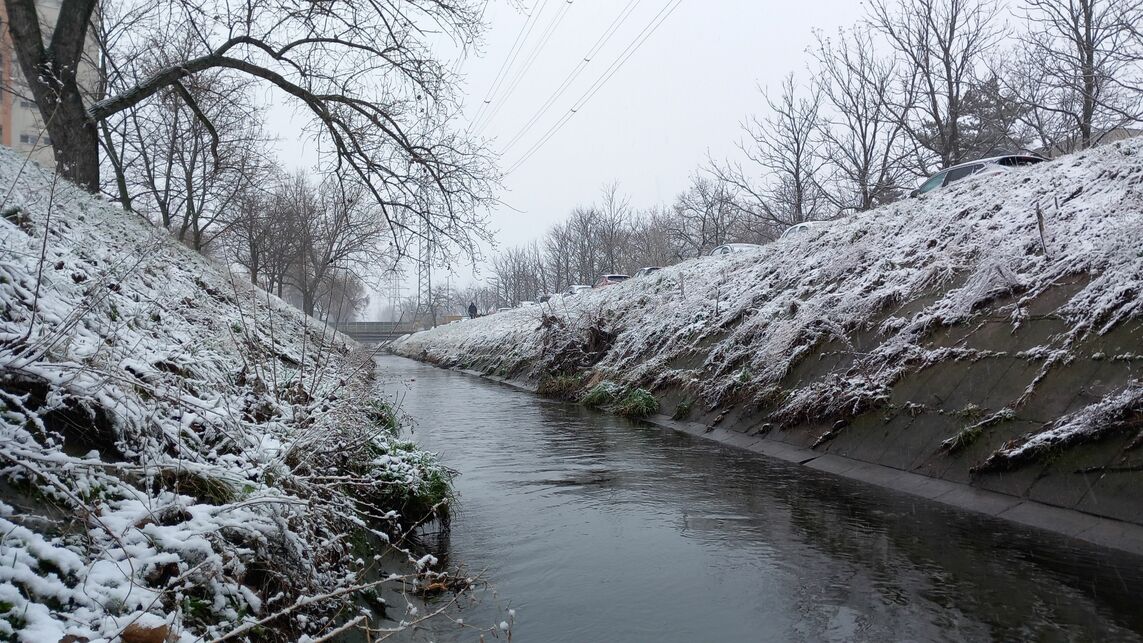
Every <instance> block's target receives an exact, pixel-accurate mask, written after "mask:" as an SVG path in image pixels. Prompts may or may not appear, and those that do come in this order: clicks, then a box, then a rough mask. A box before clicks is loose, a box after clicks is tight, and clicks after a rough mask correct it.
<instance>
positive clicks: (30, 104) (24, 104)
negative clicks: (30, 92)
mask: <svg viewBox="0 0 1143 643" xmlns="http://www.w3.org/2000/svg"><path fill="white" fill-rule="evenodd" d="M20 107H23V108H24V109H36V104H35V103H33V102H32V101H30V100H21V101H20Z"/></svg>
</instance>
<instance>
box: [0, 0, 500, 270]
mask: <svg viewBox="0 0 1143 643" xmlns="http://www.w3.org/2000/svg"><path fill="white" fill-rule="evenodd" d="M97 1H98V0H62V1H61V6H60V11H59V19H58V20H57V22H56V24H55V27H54V29H53V30H52V32H51V33H50V34H45V33H43V32H42V31H41V26H40V21H39V18H38V16H37V13H36V7H35V1H34V0H5V5H6V7H7V13H8V29H9V32H10V34H11V36H12V41H13V43H14V48H15V51H16V58H17V60H18V62H19V67H20V69H21V70H22V72H23V75H24V77H25V78H26V79H28V83H29V85H30V90H31V93H32V95H33V96H34V98H35V101H36V104H37V106H38V107H39V111H40V114H41V116H42V118H43V120H44V122H45V124H46V127H47V130H48V133H49V135H50V136H51V139H52V143H53V147H54V148H55V151H56V163H57V167H58V169H59V171H60V172H61V173H62V174H63V175H64V176H66V177H67V178H69V179H71V180H73V181H74V182H76V183H78V184H79V185H81V186H83V187H85V188H86V189H88V190H90V191H93V192H94V191H97V190H98V189H99V187H100V180H99V169H100V163H99V158H98V147H99V134H98V133H99V131H100V123H102V122H104V121H106V120H107V119H109V118H111V117H112V116H114V115H116V114H119V113H121V112H123V111H125V110H129V109H132V108H134V107H136V106H137V105H140V104H142V103H144V102H145V101H149V100H152V99H154V98H155V97H156V96H157V95H159V94H161V93H163V92H174V94H175V95H177V96H178V97H179V98H180V99H181V100H183V101H184V102H185V103H186V107H187V108H189V109H190V110H191V112H193V113H194V115H195V117H196V118H198V119H199V120H200V121H201V123H202V126H203V127H205V128H206V129H207V130H208V131H214V129H215V128H214V124H213V123H212V122H211V121H210V119H209V117H208V115H206V114H205V112H204V111H203V110H202V109H200V108H199V105H198V104H197V101H196V100H195V98H194V96H193V95H192V94H190V93H189V92H187V91H185V90H186V83H188V82H189V81H190V80H191V79H193V78H194V77H196V76H198V75H200V74H203V73H205V72H208V71H210V70H224V71H225V72H226V73H228V74H234V75H238V76H242V77H246V78H250V79H253V80H254V81H256V82H257V83H258V85H259V86H261V87H266V88H269V89H272V90H275V91H276V92H278V93H279V94H280V95H281V96H282V97H284V98H285V99H287V100H289V101H292V102H293V104H295V105H296V106H297V107H299V108H300V109H301V110H302V111H303V112H304V113H307V114H308V115H310V116H311V117H312V122H313V127H314V132H315V133H316V134H318V135H320V137H321V139H322V141H323V142H324V143H325V146H324V147H323V149H327V150H329V151H330V155H331V158H330V162H331V169H335V170H336V171H338V172H340V173H342V174H344V175H352V176H354V177H356V179H357V180H358V181H359V183H360V185H362V186H365V188H366V190H367V191H368V193H369V194H370V196H371V197H372V199H373V200H374V202H375V203H376V204H377V206H378V215H379V216H381V217H382V218H383V220H384V221H386V223H387V224H388V226H389V233H390V235H391V236H392V238H393V241H394V245H395V247H396V248H397V249H398V250H400V249H402V248H403V247H404V244H405V242H406V241H407V238H408V237H409V236H414V235H432V236H434V237H438V238H443V239H447V240H449V241H451V242H453V244H455V245H458V246H459V247H461V248H463V249H466V250H472V249H473V248H474V247H475V243H476V241H477V239H475V238H474V236H473V235H474V234H475V235H477V236H479V237H483V236H486V235H482V234H481V231H482V230H483V225H482V224H483V219H482V218H481V215H480V214H479V212H478V207H479V206H480V204H482V203H483V202H484V201H485V200H486V199H487V198H488V196H489V190H490V184H489V177H490V175H491V170H490V168H489V166H488V163H487V160H486V158H487V157H486V155H485V153H484V151H483V150H482V149H481V148H478V147H474V146H473V145H472V144H471V143H470V142H469V141H468V140H467V139H465V138H463V137H461V136H459V135H457V134H456V133H454V132H452V131H450V129H449V127H448V122H449V120H450V118H451V116H452V115H453V113H454V107H455V101H454V96H453V91H454V87H455V83H454V82H453V77H452V76H451V74H450V72H449V70H448V69H447V67H446V66H445V65H443V64H442V63H441V62H439V61H437V60H434V59H433V57H432V55H431V52H430V47H431V45H432V44H434V43H435V42H436V41H438V40H440V39H441V38H451V39H453V41H454V42H457V43H465V44H467V43H468V42H470V41H471V40H472V38H473V37H474V36H475V34H476V32H477V29H478V27H479V24H480V19H479V16H480V13H479V9H480V6H479V4H480V3H478V2H476V1H475V0H330V1H328V2H321V3H314V2H310V1H308V0H249V1H247V2H244V3H239V4H234V3H229V2H223V1H222V0H171V1H165V2H159V1H154V2H145V3H143V5H144V6H145V13H146V15H145V17H143V18H140V19H139V20H137V21H133V22H132V23H131V24H132V26H133V27H134V31H133V33H132V34H130V35H129V36H126V37H124V38H123V39H122V42H124V43H127V44H128V45H130V44H132V43H134V45H135V46H134V47H133V48H131V47H128V49H129V50H132V51H137V50H138V49H139V48H138V46H137V44H138V42H139V41H140V40H141V39H142V38H144V35H145V34H146V33H162V34H165V35H166V36H167V37H168V38H170V39H172V40H176V41H180V42H182V41H183V40H184V36H185V37H186V40H187V41H188V42H190V43H191V44H192V45H193V49H192V50H190V51H189V52H187V55H186V56H185V57H184V58H183V59H181V60H177V61H174V62H172V63H171V64H168V65H165V66H162V67H160V68H156V69H154V70H153V71H151V73H149V74H147V75H142V74H140V75H138V78H139V80H138V81H137V82H135V83H133V84H131V85H130V86H126V87H123V88H121V89H119V90H118V91H117V92H116V93H114V94H111V95H108V96H106V97H104V98H102V99H101V100H98V101H95V102H93V103H91V104H90V105H87V104H85V103H84V97H83V95H82V92H81V91H80V88H79V85H78V83H77V69H78V68H79V62H80V59H81V55H82V49H83V43H84V42H85V39H86V37H87V35H88V33H89V32H92V31H93V30H92V17H93V14H94V12H95V8H96V5H97ZM108 53H109V54H111V55H114V53H115V52H108ZM130 63H131V61H130V60H126V59H123V58H118V59H116V60H115V61H114V63H113V66H115V67H119V68H122V67H123V66H125V65H128V64H130ZM123 76H124V77H126V78H130V77H131V76H132V74H130V73H125V74H123Z"/></svg>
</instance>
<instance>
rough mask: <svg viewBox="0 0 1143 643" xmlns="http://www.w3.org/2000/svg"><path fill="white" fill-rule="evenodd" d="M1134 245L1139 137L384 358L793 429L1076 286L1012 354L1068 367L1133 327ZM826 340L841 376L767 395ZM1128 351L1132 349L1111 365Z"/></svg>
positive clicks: (1140, 262)
mask: <svg viewBox="0 0 1143 643" xmlns="http://www.w3.org/2000/svg"><path fill="white" fill-rule="evenodd" d="M1037 205H1038V206H1039V211H1040V213H1041V216H1042V219H1043V237H1041V232H1040V224H1039V222H1038V217H1037ZM1141 249H1143V141H1141V140H1138V139H1137V140H1135V141H1127V142H1123V143H1119V144H1115V145H1110V146H1107V147H1103V148H1099V149H1097V150H1092V151H1089V152H1086V153H1082V154H1075V155H1071V156H1067V157H1065V158H1062V159H1059V160H1056V161H1053V162H1050V163H1044V164H1041V165H1037V166H1033V167H1028V168H1024V169H1020V170H1018V171H1014V172H1012V173H1011V174H1008V175H1005V176H1002V177H998V178H995V177H990V178H979V179H969V180H965V181H963V182H961V183H957V184H955V185H953V186H950V187H949V188H946V189H943V190H940V191H938V192H936V193H932V194H931V195H929V196H927V197H925V198H921V199H908V200H905V201H902V202H899V203H896V204H893V205H891V206H887V207H883V208H880V209H877V210H874V211H872V212H868V213H863V214H859V215H856V216H852V217H849V218H846V219H843V220H839V221H836V222H833V223H831V224H829V225H827V226H823V227H818V228H814V229H813V231H812V232H810V233H809V234H806V235H802V236H799V237H796V238H794V239H789V240H782V241H778V242H776V243H773V244H770V245H768V246H766V247H764V248H763V249H761V250H759V251H758V252H756V253H751V254H736V255H729V256H723V257H704V258H701V259H695V260H690V261H686V262H683V263H681V264H678V265H676V266H673V267H670V268H667V269H663V270H660V271H658V272H656V273H654V274H653V275H651V276H649V277H646V278H639V279H632V280H629V281H627V282H625V283H623V284H620V285H617V286H612V287H609V288H606V289H602V290H596V291H592V292H590V293H586V294H584V295H580V296H575V297H557V298H555V299H554V300H553V301H552V302H551V303H550V305H544V306H543V307H530V308H525V309H516V310H512V311H508V312H502V313H497V314H495V315H492V316H489V317H485V318H481V319H477V320H473V321H466V322H463V323H456V324H450V325H447V326H443V327H440V328H437V329H434V330H431V331H426V332H421V333H417V334H414V335H412V336H409V337H406V338H404V339H403V340H402V341H400V342H399V343H398V344H397V345H396V346H395V348H394V350H395V351H396V352H398V353H400V354H404V355H407V356H411V357H416V358H419V359H425V360H428V361H431V362H434V363H437V364H441V365H445V366H462V367H469V368H479V369H482V370H485V371H486V372H489V373H494V374H499V375H507V376H512V377H516V378H521V379H531V380H533V381H536V380H538V379H540V378H541V377H542V376H543V375H545V374H554V373H568V372H585V373H586V374H587V375H588V377H587V378H586V381H587V382H588V383H589V384H590V383H591V382H595V381H599V380H600V379H603V378H606V379H609V380H614V381H617V382H620V383H622V384H625V385H631V386H635V385H637V386H644V387H648V388H650V389H652V390H654V391H656V392H660V391H678V390H683V391H686V392H688V394H689V395H692V396H693V397H694V399H696V400H697V401H699V402H701V403H702V404H703V405H704V406H705V408H707V409H716V408H717V407H718V406H719V405H720V404H724V403H729V402H730V401H735V402H737V401H743V400H745V401H747V402H752V403H753V404H755V406H766V405H770V406H773V405H774V401H775V400H776V401H777V408H776V409H775V411H774V416H775V417H776V418H779V419H780V420H783V421H786V422H789V423H791V424H792V423H796V422H798V421H800V420H804V419H806V418H822V419H828V418H836V417H846V416H847V415H848V416H853V415H856V414H857V413H859V412H861V411H862V410H865V409H869V408H873V407H876V406H877V405H878V404H882V403H884V402H885V400H886V399H887V398H888V394H889V390H890V388H891V387H892V386H893V384H894V383H895V382H897V381H899V380H900V378H902V377H903V376H904V375H906V374H907V373H912V372H916V371H918V370H919V369H921V368H924V367H925V366H926V365H931V364H934V363H940V362H945V361H951V360H956V359H975V358H977V357H979V355H971V354H968V353H966V352H965V351H964V350H963V349H958V348H956V347H944V348H938V347H935V346H933V345H932V344H930V343H927V342H925V341H924V340H925V339H926V338H927V337H929V336H930V335H931V334H932V333H933V331H934V329H940V328H948V327H952V326H956V325H958V324H965V323H966V322H969V321H974V320H975V316H976V315H978V314H979V313H980V312H981V311H982V310H984V309H986V308H987V309H989V310H988V312H989V314H991V315H997V314H1000V315H1004V316H1006V318H1007V319H1008V320H1009V321H1010V323H1011V325H1012V327H1013V328H1016V327H1019V326H1020V325H1021V324H1023V323H1025V322H1026V320H1027V319H1028V317H1029V309H1030V306H1032V305H1033V304H1034V302H1036V301H1037V300H1038V298H1039V297H1041V296H1042V295H1044V293H1046V292H1048V291H1049V290H1050V289H1052V288H1054V287H1056V286H1057V285H1058V284H1060V283H1061V282H1063V281H1066V280H1069V279H1073V278H1074V277H1076V276H1083V277H1084V278H1085V279H1086V278H1087V277H1088V276H1090V282H1087V283H1086V285H1085V286H1084V287H1082V288H1079V289H1078V290H1077V292H1075V293H1074V294H1072V295H1071V296H1070V297H1069V298H1068V300H1067V301H1065V302H1064V303H1063V304H1062V305H1060V306H1058V307H1056V308H1055V309H1054V310H1052V311H1050V313H1051V315H1052V316H1053V317H1054V318H1058V319H1061V320H1063V322H1064V324H1065V325H1066V328H1067V330H1066V332H1063V333H1061V334H1059V335H1057V336H1054V337H1052V338H1051V339H1050V341H1046V342H1045V343H1044V344H1043V345H1041V346H1037V347H1035V348H1033V349H1031V350H1028V351H1025V352H1023V353H1021V355H1022V356H1024V357H1027V358H1028V359H1030V360H1038V363H1044V364H1045V368H1049V367H1050V366H1051V365H1052V364H1058V363H1062V362H1066V361H1067V360H1068V359H1070V357H1071V354H1070V352H1069V351H1071V350H1072V348H1073V347H1074V346H1075V345H1076V344H1077V343H1078V342H1080V341H1082V340H1084V339H1085V338H1090V337H1092V336H1098V335H1101V334H1104V333H1107V332H1109V331H1111V330H1113V329H1115V328H1117V327H1118V326H1120V325H1122V324H1123V323H1124V322H1126V321H1127V320H1135V321H1138V320H1139V318H1140V316H1141V313H1143V299H1141V298H1140V292H1141V290H1143V288H1141V286H1143V250H1141ZM859 335H861V336H872V337H874V338H875V341H874V342H872V343H873V344H875V346H873V347H872V348H869V349H866V348H863V349H861V350H857V349H854V348H853V341H854V338H855V337H856V336H859ZM830 342H832V343H837V344H840V345H843V346H848V347H849V350H850V352H851V353H853V354H854V359H855V362H854V367H853V368H851V369H849V370H848V372H846V373H844V374H843V375H840V376H838V377H835V378H831V379H829V380H828V381H824V380H818V381H814V382H809V383H805V384H803V385H800V386H799V387H796V388H793V389H792V390H791V389H789V388H787V389H784V390H779V388H778V384H779V382H780V381H781V380H782V379H783V377H785V376H786V375H787V374H789V373H790V372H791V370H792V369H793V368H794V367H795V366H797V365H798V364H799V363H800V362H801V361H802V360H804V359H806V357H807V356H808V355H810V354H812V353H813V352H814V351H815V350H819V349H820V347H821V346H823V345H824V344H826V343H830ZM866 343H869V342H866ZM600 346H602V349H603V350H599V348H600ZM1139 354H1143V347H1141V349H1140V350H1138V351H1134V353H1133V354H1127V355H1121V356H1108V357H1109V358H1113V357H1119V358H1122V359H1126V360H1137V359H1140V355H1139ZM1139 399H1140V392H1139V390H1138V388H1137V387H1136V388H1131V389H1129V390H1127V391H1125V392H1124V393H1123V395H1122V396H1120V397H1116V398H1115V399H1109V400H1108V401H1106V404H1105V406H1107V405H1110V406H1111V407H1114V408H1115V409H1118V410H1119V411H1121V412H1130V409H1132V408H1138V407H1139ZM1133 404H1134V405H1135V406H1132V405H1133ZM668 412H669V410H668ZM1108 412H1109V411H1108V409H1107V408H1103V407H1099V408H1096V407H1095V406H1093V407H1092V409H1090V412H1089V413H1088V414H1086V415H1084V414H1080V415H1079V416H1077V417H1073V418H1069V419H1066V420H1067V421H1061V422H1059V423H1058V424H1056V425H1053V426H1050V427H1047V428H1046V429H1045V431H1044V433H1043V434H1042V435H1028V436H1025V438H1024V439H1022V440H1019V441H1017V443H1016V444H1010V445H1007V446H1006V448H1005V449H1004V450H1003V452H998V453H997V454H995V457H996V458H999V459H1001V460H1003V459H1005V458H1011V459H1013V461H1015V460H1018V459H1019V458H1021V457H1023V456H1025V455H1027V450H1029V449H1031V450H1035V449H1039V448H1042V447H1043V444H1044V441H1045V440H1046V441H1048V442H1049V443H1057V444H1058V443H1061V441H1062V442H1067V441H1068V440H1073V439H1074V438H1076V437H1077V436H1081V435H1084V434H1090V433H1093V432H1098V431H1100V430H1102V429H1101V425H1100V423H1099V422H1096V421H1093V418H1096V417H1106V416H1107V414H1108ZM1101 413H1102V414H1103V415H1102V416H1101V415H1100V414H1101ZM831 421H832V420H831ZM1104 426H1106V425H1104ZM1069 436H1070V437H1069ZM992 462H993V463H995V462H996V461H995V460H993V461H992Z"/></svg>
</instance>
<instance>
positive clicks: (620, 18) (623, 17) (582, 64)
mask: <svg viewBox="0 0 1143 643" xmlns="http://www.w3.org/2000/svg"><path fill="white" fill-rule="evenodd" d="M640 2H642V0H628V2H627V6H625V7H624V8H623V9H622V10H621V11H620V12H619V15H617V16H615V19H614V20H612V21H611V24H610V25H609V26H608V27H607V29H606V30H605V31H604V32H603V34H602V35H601V36H600V37H599V38H598V39H597V40H596V41H595V44H593V45H592V46H591V48H590V49H588V51H587V53H586V54H584V56H583V58H582V59H581V60H580V61H579V63H577V64H576V66H575V68H573V69H572V70H571V72H569V73H568V75H567V76H566V77H565V78H564V80H563V82H562V83H560V85H559V87H557V88H556V90H555V91H554V92H552V94H551V95H550V96H548V99H547V100H545V101H544V102H543V104H542V105H540V107H539V109H537V110H536V111H535V113H533V114H532V117H531V118H529V119H528V122H527V123H525V124H524V127H522V128H521V129H520V131H519V132H517V133H516V135H515V136H513V137H512V139H511V140H509V141H508V143H507V144H506V145H505V146H504V148H503V149H502V150H500V152H501V153H505V152H507V151H508V150H510V149H512V147H513V146H515V145H516V142H517V141H519V140H520V139H521V138H523V137H524V136H526V135H527V134H528V132H530V131H532V128H533V127H535V125H536V123H537V122H539V120H540V119H541V118H543V117H544V115H545V114H547V112H548V109H549V108H550V107H551V106H552V104H553V103H555V102H556V101H557V100H559V99H560V97H561V96H563V95H564V92H566V91H567V90H568V88H569V87H571V84H572V83H573V82H575V80H576V79H577V78H579V76H580V74H582V73H583V70H585V69H587V66H588V64H589V63H590V62H591V61H592V59H594V58H595V56H596V54H598V53H599V50H600V49H602V48H603V46H604V45H606V44H607V43H608V41H610V40H611V37H612V36H614V35H615V32H616V31H618V30H619V27H621V26H623V23H624V22H626V21H627V18H629V17H630V16H631V13H632V11H634V9H635V7H637V6H639V3H640Z"/></svg>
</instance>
